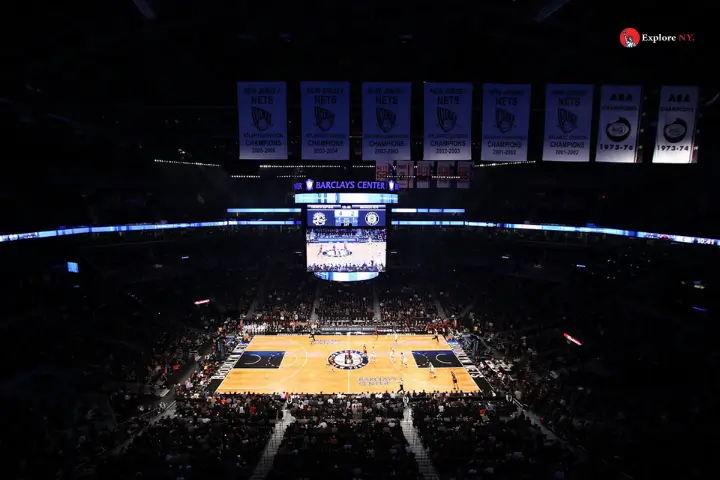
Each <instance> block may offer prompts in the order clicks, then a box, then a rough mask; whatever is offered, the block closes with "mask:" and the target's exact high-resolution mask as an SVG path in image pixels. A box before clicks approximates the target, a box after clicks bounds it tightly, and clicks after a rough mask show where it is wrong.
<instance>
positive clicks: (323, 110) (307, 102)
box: [300, 82, 350, 160]
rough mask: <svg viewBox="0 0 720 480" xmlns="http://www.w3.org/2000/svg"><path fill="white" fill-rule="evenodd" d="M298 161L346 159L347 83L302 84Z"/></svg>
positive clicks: (348, 121)
mask: <svg viewBox="0 0 720 480" xmlns="http://www.w3.org/2000/svg"><path fill="white" fill-rule="evenodd" d="M300 89H301V96H302V159H303V160H349V159H350V84H349V83H348V82H302V83H301V84H300Z"/></svg>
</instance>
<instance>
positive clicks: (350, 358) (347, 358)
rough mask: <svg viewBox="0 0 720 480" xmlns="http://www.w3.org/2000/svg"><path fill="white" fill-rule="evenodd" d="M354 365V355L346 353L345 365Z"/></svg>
mask: <svg viewBox="0 0 720 480" xmlns="http://www.w3.org/2000/svg"><path fill="white" fill-rule="evenodd" d="M350 364H352V354H351V353H350V352H346V353H345V365H350Z"/></svg>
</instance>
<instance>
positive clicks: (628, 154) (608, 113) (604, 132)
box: [595, 85, 642, 163]
mask: <svg viewBox="0 0 720 480" xmlns="http://www.w3.org/2000/svg"><path fill="white" fill-rule="evenodd" d="M641 103H642V87H639V86H621V85H603V86H602V89H601V90H600V118H599V119H598V122H599V123H598V143H597V151H596V152H595V161H596V162H612V163H635V162H636V161H637V146H638V145H637V144H638V131H639V129H640V105H641Z"/></svg>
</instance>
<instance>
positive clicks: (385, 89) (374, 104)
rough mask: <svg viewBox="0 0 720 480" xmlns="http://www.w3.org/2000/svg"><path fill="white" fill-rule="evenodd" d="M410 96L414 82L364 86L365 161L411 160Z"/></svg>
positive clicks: (368, 84)
mask: <svg viewBox="0 0 720 480" xmlns="http://www.w3.org/2000/svg"><path fill="white" fill-rule="evenodd" d="M411 93H412V84H411V83H363V90H362V116H363V143H362V159H363V160H375V161H380V160H383V161H394V160H410V158H411V157H410V143H411V142H410V107H411V103H410V102H411V100H412V98H411V97H412V95H411Z"/></svg>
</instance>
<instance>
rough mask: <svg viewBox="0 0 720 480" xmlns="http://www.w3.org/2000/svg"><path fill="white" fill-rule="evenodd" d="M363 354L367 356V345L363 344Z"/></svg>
mask: <svg viewBox="0 0 720 480" xmlns="http://www.w3.org/2000/svg"><path fill="white" fill-rule="evenodd" d="M363 355H365V356H367V347H366V346H365V344H363Z"/></svg>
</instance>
